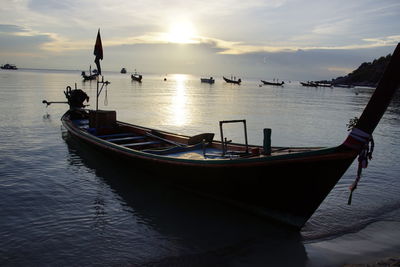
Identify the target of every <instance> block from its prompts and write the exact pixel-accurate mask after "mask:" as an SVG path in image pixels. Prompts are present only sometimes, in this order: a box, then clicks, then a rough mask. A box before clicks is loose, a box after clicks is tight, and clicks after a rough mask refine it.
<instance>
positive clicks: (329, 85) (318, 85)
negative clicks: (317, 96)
mask: <svg viewBox="0 0 400 267" xmlns="http://www.w3.org/2000/svg"><path fill="white" fill-rule="evenodd" d="M315 84H316V85H317V87H333V85H332V84H330V83H315Z"/></svg>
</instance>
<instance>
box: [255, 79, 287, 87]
mask: <svg viewBox="0 0 400 267" xmlns="http://www.w3.org/2000/svg"><path fill="white" fill-rule="evenodd" d="M261 82H262V83H263V84H264V85H276V86H283V85H284V84H285V82H284V81H282V82H280V83H279V82H268V81H264V80H261Z"/></svg>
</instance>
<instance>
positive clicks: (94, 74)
mask: <svg viewBox="0 0 400 267" xmlns="http://www.w3.org/2000/svg"><path fill="white" fill-rule="evenodd" d="M81 76H82V78H83V81H92V80H96V79H97V77H98V76H99V74H98V73H97V70H93V72H92V66H91V65H90V66H89V75H87V74H86V72H85V71H82V73H81Z"/></svg>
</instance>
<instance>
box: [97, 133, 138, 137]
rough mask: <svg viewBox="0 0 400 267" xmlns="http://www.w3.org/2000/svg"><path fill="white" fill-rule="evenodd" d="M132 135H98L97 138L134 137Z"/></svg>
mask: <svg viewBox="0 0 400 267" xmlns="http://www.w3.org/2000/svg"><path fill="white" fill-rule="evenodd" d="M134 135H135V134H133V133H116V134H106V135H98V136H97V137H98V138H109V137H125V136H134Z"/></svg>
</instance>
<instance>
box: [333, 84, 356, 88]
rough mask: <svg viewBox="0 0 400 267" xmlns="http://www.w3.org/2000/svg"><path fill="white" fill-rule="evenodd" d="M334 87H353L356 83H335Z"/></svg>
mask: <svg viewBox="0 0 400 267" xmlns="http://www.w3.org/2000/svg"><path fill="white" fill-rule="evenodd" d="M333 86H334V87H341V88H353V87H354V85H351V84H334V85H333Z"/></svg>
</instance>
